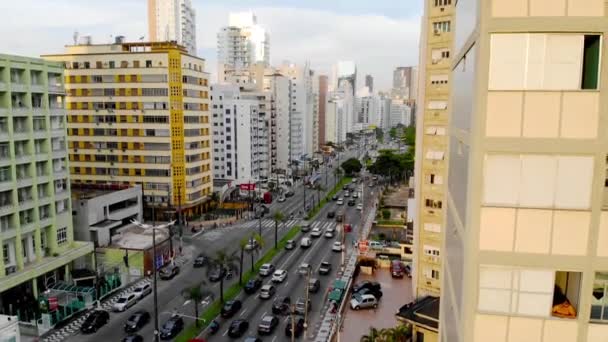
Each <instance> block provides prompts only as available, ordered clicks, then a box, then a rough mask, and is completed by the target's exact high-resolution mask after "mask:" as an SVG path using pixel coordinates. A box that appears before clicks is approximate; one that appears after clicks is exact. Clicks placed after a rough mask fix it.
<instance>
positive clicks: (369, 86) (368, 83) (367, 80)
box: [365, 75, 374, 94]
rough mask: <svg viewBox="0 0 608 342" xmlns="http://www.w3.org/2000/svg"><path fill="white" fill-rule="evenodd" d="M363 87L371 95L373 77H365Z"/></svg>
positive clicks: (372, 91)
mask: <svg viewBox="0 0 608 342" xmlns="http://www.w3.org/2000/svg"><path fill="white" fill-rule="evenodd" d="M365 86H366V87H367V89H368V90H369V92H370V93H371V94H373V93H374V77H373V76H372V75H365Z"/></svg>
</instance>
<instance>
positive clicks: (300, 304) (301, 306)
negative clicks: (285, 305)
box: [295, 298, 312, 315]
mask: <svg viewBox="0 0 608 342" xmlns="http://www.w3.org/2000/svg"><path fill="white" fill-rule="evenodd" d="M311 308H312V305H311V304H310V299H309V300H308V305H306V300H305V299H304V298H298V300H297V301H296V309H295V313H296V314H297V315H304V313H305V312H306V311H310V310H311Z"/></svg>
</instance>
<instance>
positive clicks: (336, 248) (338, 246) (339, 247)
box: [331, 241, 342, 252]
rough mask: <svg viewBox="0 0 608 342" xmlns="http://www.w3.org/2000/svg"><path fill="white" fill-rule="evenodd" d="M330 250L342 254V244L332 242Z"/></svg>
mask: <svg viewBox="0 0 608 342" xmlns="http://www.w3.org/2000/svg"><path fill="white" fill-rule="evenodd" d="M331 250H332V251H334V252H342V243H341V242H340V241H336V242H334V244H333V245H332V246H331Z"/></svg>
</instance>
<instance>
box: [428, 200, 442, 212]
mask: <svg viewBox="0 0 608 342" xmlns="http://www.w3.org/2000/svg"><path fill="white" fill-rule="evenodd" d="M424 203H425V205H426V207H427V208H434V209H441V207H442V203H441V201H436V200H433V199H428V198H427V199H426V200H425V202H424Z"/></svg>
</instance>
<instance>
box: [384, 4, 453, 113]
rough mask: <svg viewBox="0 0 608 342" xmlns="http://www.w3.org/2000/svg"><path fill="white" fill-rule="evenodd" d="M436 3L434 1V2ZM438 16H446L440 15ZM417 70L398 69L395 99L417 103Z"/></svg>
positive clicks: (395, 81)
mask: <svg viewBox="0 0 608 342" xmlns="http://www.w3.org/2000/svg"><path fill="white" fill-rule="evenodd" d="M433 1H434V0H433ZM438 15H445V13H440V14H438ZM416 80H417V68H416V67H411V66H408V67H398V68H396V69H395V71H393V89H392V90H391V96H392V97H393V98H397V99H402V100H405V101H406V102H407V103H408V105H409V104H410V102H412V101H415V99H416V93H417V87H418V84H417V83H416Z"/></svg>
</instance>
